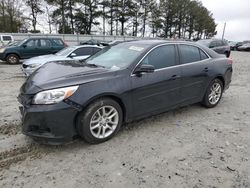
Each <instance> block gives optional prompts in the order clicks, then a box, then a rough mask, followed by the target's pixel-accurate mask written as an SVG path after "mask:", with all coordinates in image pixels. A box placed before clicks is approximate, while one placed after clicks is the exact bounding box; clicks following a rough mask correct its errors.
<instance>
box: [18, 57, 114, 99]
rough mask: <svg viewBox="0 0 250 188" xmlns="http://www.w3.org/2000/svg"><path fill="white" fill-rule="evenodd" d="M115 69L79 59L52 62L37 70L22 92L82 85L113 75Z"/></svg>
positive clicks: (28, 92) (30, 92) (27, 92)
mask: <svg viewBox="0 0 250 188" xmlns="http://www.w3.org/2000/svg"><path fill="white" fill-rule="evenodd" d="M114 72H115V71H111V70H109V69H106V68H102V67H97V66H94V65H88V64H83V63H81V62H79V61H62V62H51V63H47V64H45V65H43V66H42V67H40V68H39V69H38V70H37V71H35V72H34V73H33V74H32V75H31V76H30V77H28V79H27V81H26V82H25V83H24V85H23V86H22V88H21V93H24V94H35V93H37V92H40V91H42V90H48V89H54V88H60V87H67V86H73V85H80V84H84V83H88V82H93V81H97V80H100V79H105V78H108V77H110V76H113V74H114Z"/></svg>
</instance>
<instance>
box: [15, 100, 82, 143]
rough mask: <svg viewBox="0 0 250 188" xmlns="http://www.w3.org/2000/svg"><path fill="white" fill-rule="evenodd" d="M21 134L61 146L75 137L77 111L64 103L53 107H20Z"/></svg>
mask: <svg viewBox="0 0 250 188" xmlns="http://www.w3.org/2000/svg"><path fill="white" fill-rule="evenodd" d="M20 111H21V114H22V132H23V134H25V135H27V136H30V137H31V138H33V139H34V140H36V141H39V142H43V143H47V144H61V143H65V142H69V141H71V140H72V139H73V138H74V136H76V135H77V132H76V129H75V119H76V116H77V113H78V111H77V110H76V109H74V108H72V107H71V106H69V105H67V104H66V103H64V102H61V103H59V104H55V105H31V106H29V107H25V106H21V107H20Z"/></svg>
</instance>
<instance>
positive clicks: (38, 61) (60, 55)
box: [22, 45, 103, 76]
mask: <svg viewBox="0 0 250 188" xmlns="http://www.w3.org/2000/svg"><path fill="white" fill-rule="evenodd" d="M102 49H103V47H102V46H92V45H83V46H72V47H67V48H64V49H63V50H61V51H59V52H57V53H56V54H50V55H43V56H38V57H33V58H30V59H28V60H26V61H24V62H23V64H22V70H23V72H24V74H25V75H26V76H29V75H30V74H32V73H33V72H34V71H35V70H37V69H38V68H39V67H41V66H42V65H44V64H45V63H47V62H50V61H63V60H71V59H75V60H84V59H86V58H88V57H89V56H91V55H94V54H95V53H97V52H99V51H100V50H102Z"/></svg>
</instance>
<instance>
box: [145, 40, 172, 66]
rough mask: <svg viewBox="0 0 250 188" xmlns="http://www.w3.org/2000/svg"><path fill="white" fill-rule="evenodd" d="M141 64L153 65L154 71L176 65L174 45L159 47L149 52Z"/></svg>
mask: <svg viewBox="0 0 250 188" xmlns="http://www.w3.org/2000/svg"><path fill="white" fill-rule="evenodd" d="M142 64H148V65H153V66H154V68H155V69H162V68H166V67H171V66H175V65H176V52H175V45H173V44H170V45H165V46H160V47H157V48H156V49H154V50H153V51H151V52H150V53H149V54H148V55H147V56H146V57H145V58H144V60H143V61H142Z"/></svg>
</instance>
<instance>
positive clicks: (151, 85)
mask: <svg viewBox="0 0 250 188" xmlns="http://www.w3.org/2000/svg"><path fill="white" fill-rule="evenodd" d="M176 57H177V56H176V47H175V45H172V44H170V45H164V46H159V47H157V48H155V49H154V50H152V51H151V52H150V53H149V54H148V55H147V56H146V57H145V58H144V59H143V60H142V62H141V64H150V65H153V66H154V67H155V72H153V73H146V74H142V75H141V76H138V75H134V74H133V75H132V76H131V79H132V80H131V81H132V84H131V85H132V106H133V109H132V110H133V116H134V117H139V116H143V115H146V114H148V113H154V112H157V111H162V110H164V109H168V108H170V107H173V106H175V105H177V104H178V103H179V101H180V75H181V70H180V67H179V66H177V58H176ZM141 64H140V65H141ZM140 65H138V66H140Z"/></svg>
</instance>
